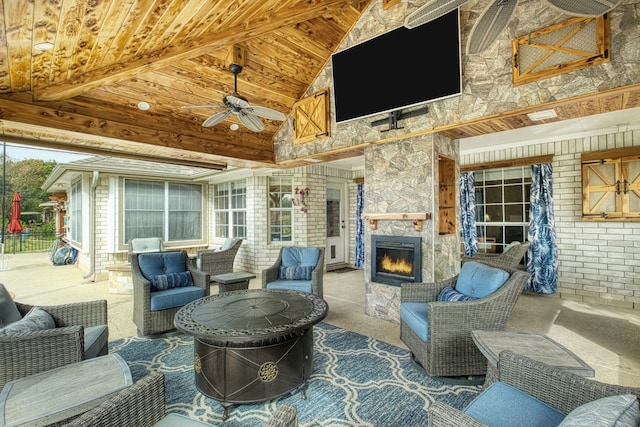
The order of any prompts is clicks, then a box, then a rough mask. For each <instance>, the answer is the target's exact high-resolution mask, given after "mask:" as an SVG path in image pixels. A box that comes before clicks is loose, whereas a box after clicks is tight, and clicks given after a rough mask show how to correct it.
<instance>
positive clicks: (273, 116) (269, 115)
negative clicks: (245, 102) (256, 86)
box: [244, 105, 286, 121]
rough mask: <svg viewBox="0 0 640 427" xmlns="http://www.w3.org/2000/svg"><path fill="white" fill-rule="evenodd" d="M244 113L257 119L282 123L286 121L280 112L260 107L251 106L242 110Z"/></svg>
mask: <svg viewBox="0 0 640 427" xmlns="http://www.w3.org/2000/svg"><path fill="white" fill-rule="evenodd" d="M244 111H246V112H248V113H253V114H255V115H256V116H258V117H262V118H264V119H268V120H279V121H283V120H284V119H286V116H285V115H284V114H282V113H281V112H280V111H276V110H274V109H271V108H267V107H261V106H259V105H252V106H250V107H247V108H245V109H244Z"/></svg>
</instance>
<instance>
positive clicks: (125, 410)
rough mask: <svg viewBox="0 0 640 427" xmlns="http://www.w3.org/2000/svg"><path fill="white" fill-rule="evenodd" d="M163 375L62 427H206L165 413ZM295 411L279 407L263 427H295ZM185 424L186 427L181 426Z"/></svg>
mask: <svg viewBox="0 0 640 427" xmlns="http://www.w3.org/2000/svg"><path fill="white" fill-rule="evenodd" d="M165 410H166V409H165V386H164V374H163V373H161V372H153V373H151V374H149V375H147V376H146V377H144V378H141V379H140V380H138V381H136V382H135V383H134V384H133V385H131V386H129V387H127V388H125V389H124V390H122V391H120V392H119V393H116V394H115V395H113V396H111V397H110V398H109V399H108V400H106V401H104V402H103V403H101V404H100V405H99V406H97V407H95V408H93V409H91V410H90V411H88V412H85V413H84V414H82V415H81V416H80V417H78V418H75V419H74V420H72V421H71V422H69V423H67V424H64V427H125V426H126V427H128V426H130V427H134V426H135V427H153V426H158V427H169V426H176V425H190V426H210V424H206V423H203V422H200V421H195V420H191V419H189V420H186V419H185V417H184V416H182V415H178V414H174V413H170V414H166V413H165ZM297 417H298V411H297V410H296V408H295V407H293V406H289V405H281V406H280V407H279V408H278V409H277V410H276V411H275V412H274V414H273V415H272V417H271V418H270V419H269V420H268V421H267V422H266V423H265V424H264V426H265V427H296V426H297V425H298V419H297ZM185 421H188V424H187V423H186V422H185Z"/></svg>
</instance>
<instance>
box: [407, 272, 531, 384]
mask: <svg viewBox="0 0 640 427" xmlns="http://www.w3.org/2000/svg"><path fill="white" fill-rule="evenodd" d="M492 271H494V273H495V274H496V275H500V276H501V278H500V281H499V282H498V283H496V288H497V289H495V288H493V289H491V292H490V293H489V294H487V295H484V294H482V293H481V292H482V290H483V288H484V287H486V286H487V285H488V283H489V278H488V274H490V273H492ZM478 272H482V273H483V274H479V273H478ZM505 276H506V279H505ZM529 277H530V275H529V274H528V273H527V272H524V271H520V270H514V269H509V268H498V267H492V266H488V265H485V264H482V263H465V264H463V266H462V269H461V272H460V274H459V275H457V276H454V277H452V278H450V279H447V280H444V281H442V282H436V283H403V284H402V285H401V291H400V339H401V340H402V341H403V342H404V343H405V344H406V345H407V347H409V350H410V351H411V353H412V354H413V357H414V358H415V360H416V361H417V362H418V363H419V364H420V365H422V367H423V368H424V369H425V370H426V372H427V373H428V374H429V375H430V376H433V377H460V376H473V375H485V374H486V372H487V360H486V359H485V357H484V356H483V355H482V353H481V352H480V350H478V348H477V346H476V345H475V344H474V342H473V340H472V338H471V331H472V330H474V329H488V330H503V329H504V328H505V325H506V323H507V319H508V318H509V315H510V314H511V311H512V310H513V307H514V305H515V304H516V302H517V300H518V297H519V296H520V294H521V293H522V291H523V290H524V286H525V283H526V282H527V280H528V279H529ZM459 279H460V280H459ZM463 279H464V280H470V281H473V280H478V283H477V284H476V283H471V285H472V286H477V292H478V294H477V296H478V297H479V298H472V299H468V300H464V299H467V298H468V297H464V298H461V299H459V300H455V298H453V299H449V300H439V297H441V298H442V296H443V295H444V294H446V292H443V290H445V288H446V289H447V290H449V291H451V292H450V295H453V296H455V294H456V293H457V292H455V291H456V290H457V289H460V287H461V283H460V282H461V281H462V280H463ZM502 280H506V281H504V282H502ZM463 296H464V295H463Z"/></svg>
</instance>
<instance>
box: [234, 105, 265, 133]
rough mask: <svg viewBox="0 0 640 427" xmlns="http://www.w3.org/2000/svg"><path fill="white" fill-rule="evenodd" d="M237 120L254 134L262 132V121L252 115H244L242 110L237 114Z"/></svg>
mask: <svg viewBox="0 0 640 427" xmlns="http://www.w3.org/2000/svg"><path fill="white" fill-rule="evenodd" d="M238 118H239V119H240V121H241V122H242V124H243V125H245V126H246V127H247V128H249V130H252V131H254V132H261V131H263V130H264V123H262V120H260V119H259V118H257V117H256V116H254V115H253V114H249V113H245V112H244V110H243V111H240V112H238Z"/></svg>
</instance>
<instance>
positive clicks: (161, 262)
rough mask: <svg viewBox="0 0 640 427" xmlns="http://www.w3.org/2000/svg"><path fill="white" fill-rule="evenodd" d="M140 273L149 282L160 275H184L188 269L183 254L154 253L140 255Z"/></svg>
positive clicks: (175, 252)
mask: <svg viewBox="0 0 640 427" xmlns="http://www.w3.org/2000/svg"><path fill="white" fill-rule="evenodd" d="M138 265H139V266H140V272H142V275H143V276H144V277H145V278H146V279H147V280H149V281H151V277H153V276H157V275H159V274H168V273H182V272H184V271H189V270H188V269H187V265H186V261H185V256H184V253H183V252H177V251H174V252H152V253H143V254H140V255H138Z"/></svg>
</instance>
